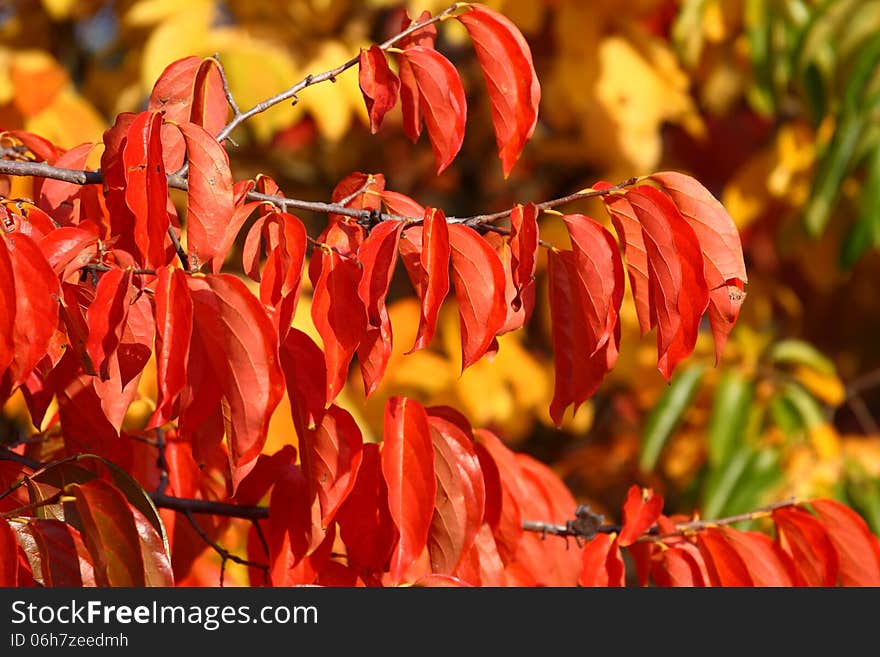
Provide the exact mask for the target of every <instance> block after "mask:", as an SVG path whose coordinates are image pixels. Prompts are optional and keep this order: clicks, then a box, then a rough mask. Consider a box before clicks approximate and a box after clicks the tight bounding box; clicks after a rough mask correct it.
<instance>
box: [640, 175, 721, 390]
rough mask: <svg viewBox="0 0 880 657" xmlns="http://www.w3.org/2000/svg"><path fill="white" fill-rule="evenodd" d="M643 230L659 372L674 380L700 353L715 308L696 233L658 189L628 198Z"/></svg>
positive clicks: (651, 189)
mask: <svg viewBox="0 0 880 657" xmlns="http://www.w3.org/2000/svg"><path fill="white" fill-rule="evenodd" d="M626 199H627V200H628V201H629V202H630V205H632V208H633V210H634V211H635V215H636V217H637V218H638V220H639V223H640V224H641V225H642V235H643V237H644V240H645V249H646V251H647V254H648V279H649V284H650V290H651V294H650V298H651V301H652V303H651V306H650V308H651V322H652V324H654V323H656V324H657V326H658V331H657V367H658V369H659V370H660V372H661V374H663V376H664V377H665V378H666V379H667V380H668V379H669V378H670V377H671V376H672V371H673V370H674V369H675V366H676V365H677V364H678V363H679V362H680V361H681V360H682V359H684V358H685V357H687V356H688V355H689V354H690V353H691V352H692V351H693V349H694V345H695V344H696V341H697V331H698V329H699V325H700V318H701V317H702V315H703V313H704V312H705V310H706V308H707V306H708V305H709V290H708V287H707V285H706V279H705V277H704V276H703V264H702V258H703V256H702V253H701V251H700V244H699V242H698V241H697V237H696V234H695V233H694V230H693V228H691V226H690V225H689V224H688V222H687V221H685V219H684V218H683V217H682V216H681V213H680V212H679V211H678V209H677V208H676V207H675V205H674V204H673V203H672V201H670V200H669V197H668V196H666V195H665V194H663V193H662V192H660V191H659V190H657V189H654V188H653V187H647V186H644V185H643V186H640V187H637V188H636V189H635V190H632V191H629V192H627V194H626Z"/></svg>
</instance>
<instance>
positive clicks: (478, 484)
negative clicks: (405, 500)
mask: <svg viewBox="0 0 880 657" xmlns="http://www.w3.org/2000/svg"><path fill="white" fill-rule="evenodd" d="M428 421H429V423H430V425H431V440H432V442H433V444H434V470H435V473H436V477H437V496H436V499H435V502H434V516H433V518H432V520H431V530H430V532H429V534H428V554H429V555H430V559H431V571H432V572H434V573H445V574H454V573H455V571H456V570H457V569H458V567H459V564H460V563H461V561H462V559H463V558H464V557H465V555H466V553H467V552H468V551H469V550H470V549H471V546H472V545H473V544H474V540H475V539H476V536H477V533H478V531H479V529H480V525H481V524H482V523H483V510H484V507H485V503H486V491H485V487H484V485H483V474H482V472H481V469H480V461H479V458H478V457H477V454H476V452H475V450H474V442H473V439H472V438H470V437H469V436H468V435H467V434H465V433H464V432H463V431H462V430H461V429H459V428H458V426H456V424H454V423H453V422H450V421H448V420H446V419H444V418H442V417H436V416H429V417H428Z"/></svg>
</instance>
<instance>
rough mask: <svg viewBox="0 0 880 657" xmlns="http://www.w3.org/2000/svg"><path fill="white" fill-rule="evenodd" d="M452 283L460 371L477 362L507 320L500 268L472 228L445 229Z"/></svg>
mask: <svg viewBox="0 0 880 657" xmlns="http://www.w3.org/2000/svg"><path fill="white" fill-rule="evenodd" d="M449 245H450V247H451V248H450V250H451V252H452V283H453V285H454V287H455V298H456V299H457V301H458V312H459V319H460V323H461V358H462V363H461V369H462V371H464V370H466V369H467V368H468V367H470V366H471V365H473V364H474V363H475V362H476V361H478V360H479V359H480V358H481V357H482V356H483V354H484V353H486V351H487V350H488V349H489V347H490V346H491V345H492V341H493V340H494V339H495V335H496V334H497V333H498V331H499V330H500V329H501V327H502V326H504V322H505V319H506V318H507V304H506V303H505V294H504V288H505V277H504V267H503V266H502V264H501V260H500V259H499V258H498V254H497V253H495V250H494V249H493V248H492V247H491V246H490V245H489V243H488V242H487V241H486V240H484V239H483V238H482V237H480V235H479V233H477V231H475V230H474V229H473V228H468V227H467V226H461V225H457V224H454V225H452V226H450V227H449Z"/></svg>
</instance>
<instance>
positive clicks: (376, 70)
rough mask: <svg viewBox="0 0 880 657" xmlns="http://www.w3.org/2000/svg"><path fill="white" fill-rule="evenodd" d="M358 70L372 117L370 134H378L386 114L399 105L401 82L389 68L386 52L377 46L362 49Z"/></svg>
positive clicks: (362, 90) (362, 89) (362, 91)
mask: <svg viewBox="0 0 880 657" xmlns="http://www.w3.org/2000/svg"><path fill="white" fill-rule="evenodd" d="M358 70H359V74H358V81H359V84H360V88H361V93H362V94H363V95H364V102H365V103H366V105H367V112H368V113H369V115H370V132H372V133H373V134H376V133H377V132H378V131H379V127H380V126H381V125H382V119H383V118H385V114H386V113H387V112H388V110H390V109H391V108H392V107H394V105H395V103H397V93H398V91H399V89H400V80H398V79H397V76H396V75H394V73H393V72H392V71H391V68H390V67H389V66H388V60H387V59H386V58H385V53H384V51H383V50H382V49H381V48H380V47H379V46H375V45H374V46H370V48H369V49H361V54H360V60H359V69H358Z"/></svg>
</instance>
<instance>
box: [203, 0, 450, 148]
mask: <svg viewBox="0 0 880 657" xmlns="http://www.w3.org/2000/svg"><path fill="white" fill-rule="evenodd" d="M460 7H461V5H460V4H459V3H454V4H452V5H451V6H449V7H448V8H447V9H444V10H443V11H442V12H440V13H439V14H437V15H436V16H431V17H430V18H427V19H425V20H423V21H417V22H415V23H413V24H412V25H410V26H409V27H408V28H406V29H405V30H403V31H402V32H400V33H399V34H396V35H394V36H393V37H391V38H390V39H388V40H387V41H385V42H384V43H382V44H380V45H379V48H381V49H382V50H388V48H390V47H392V46H393V45H395V44H396V43H399V42H400V41H402V40H403V39H405V38H406V37H408V36H409V35H410V34H412V33H414V32H418V31H419V30H421V29H423V28H425V27H427V26H429V25H433V24H434V23H439V22H440V21H442V20H445V19H446V18H448V17H450V16H452V15H453V14H454V13H455V12H456V11H458V10H459V9H460ZM359 59H360V57H359V56H355V57H352V58H351V59H349V60H348V61H347V62H345V63H343V64H340V65H339V66H337V67H336V68H332V69H330V70H328V71H324V72H323V73H317V74H312V75H307V76H306V77H304V78H303V79H302V80H300V81H299V82H297V83H296V84H295V85H293V86H292V87H290V88H289V89H285V90H284V91H282V92H281V93H279V94H276V95H274V96H272V97H271V98H267V99H266V100H264V101H262V102H260V103H257V104H256V105H254V106H253V107H251V108H250V109H249V110H246V111H244V112H238V113H236V114H235V116H233V117H232V120H231V121H230V122H229V123H227V124H226V127H225V128H223V129H222V130H221V131H220V133H219V134H218V135H217V141H219V142H222V141H223V140H224V139H226V138H227V137H229V135H230V134H231V133H232V131H233V130H235V129H236V128H237V127H238V126H239V125H241V124H242V123H244V122H245V121H247V120H248V119H249V118H251V117H252V116H256V115H257V114H260V113H261V112H265V111H266V110H267V109H269V108H270V107H274V106H275V105H278V104H279V103H283V102H284V101H286V100H293V101H294V103H295V102H296V101H297V94H299V92H301V91H302V90H303V89H305V88H307V87H310V86H312V85H313V84H318V83H319V82H326V81H327V80H330V81H335V79H336V78H337V77H338V76H339V75H340V74H342V73H343V72H345V71H347V70H348V69H350V68H351V67H352V66H355V65H356V64H357V63H358V61H359ZM234 109H235V108H234V107H233V110H234Z"/></svg>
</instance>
